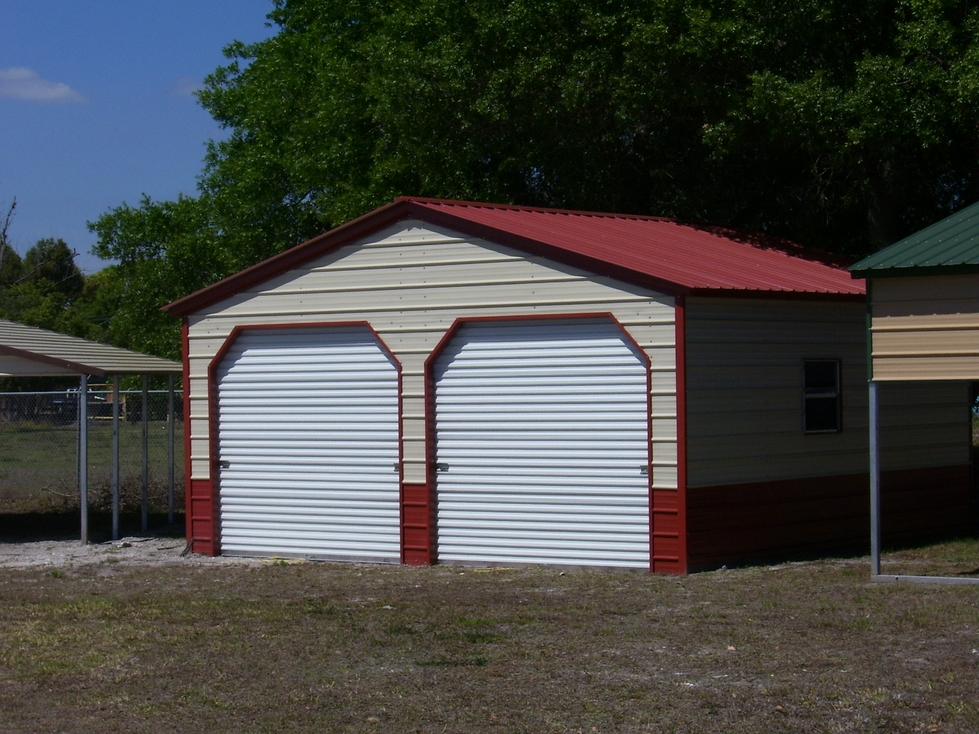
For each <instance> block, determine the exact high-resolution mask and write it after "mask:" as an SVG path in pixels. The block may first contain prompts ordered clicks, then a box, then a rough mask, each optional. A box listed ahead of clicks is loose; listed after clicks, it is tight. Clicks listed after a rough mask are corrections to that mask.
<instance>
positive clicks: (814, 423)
mask: <svg viewBox="0 0 979 734" xmlns="http://www.w3.org/2000/svg"><path fill="white" fill-rule="evenodd" d="M839 429H840V412H839V400H838V399H837V398H836V397H831V398H806V431H807V432H811V431H838V430H839Z"/></svg>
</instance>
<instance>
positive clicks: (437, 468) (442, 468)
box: [435, 464, 449, 473]
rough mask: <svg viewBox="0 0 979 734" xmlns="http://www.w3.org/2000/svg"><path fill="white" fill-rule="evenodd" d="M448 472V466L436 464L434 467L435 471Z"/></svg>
mask: <svg viewBox="0 0 979 734" xmlns="http://www.w3.org/2000/svg"><path fill="white" fill-rule="evenodd" d="M448 470H449V465H448V464H436V465H435V471H438V472H442V473H445V472H447V471H448Z"/></svg>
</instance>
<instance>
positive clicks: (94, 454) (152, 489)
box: [0, 388, 184, 512]
mask: <svg viewBox="0 0 979 734" xmlns="http://www.w3.org/2000/svg"><path fill="white" fill-rule="evenodd" d="M80 394H81V393H80V391H79V390H78V389H77V388H76V389H69V390H52V391H45V392H0V511H3V508H4V507H6V508H7V510H8V511H30V512H43V511H45V510H70V509H74V508H77V507H78V506H79V504H80V502H79V481H78V479H79V459H78V457H79V440H80V431H79V421H78V416H79V412H80V411H79V407H80V406H79V397H80ZM147 398H148V399H147V410H146V413H147V418H148V420H147V423H146V429H147V433H146V441H145V445H146V452H147V459H148V460H147V488H148V495H149V504H150V507H151V508H152V510H153V511H167V510H168V509H170V507H171V502H172V503H173V506H175V507H176V509H177V511H180V509H181V508H182V506H183V493H184V457H183V454H184V442H183V435H184V425H183V414H182V413H183V401H182V399H181V391H180V390H176V391H174V398H173V403H172V405H171V401H170V395H169V391H167V390H150V391H148V393H147ZM113 401H114V397H113V393H112V391H111V390H100V389H91V390H89V391H88V405H87V407H88V421H87V427H88V497H89V508H90V509H92V510H94V511H96V512H98V511H110V510H111V507H112V459H113V456H112V454H113V451H112V445H113V441H112V434H113V430H112V424H113V421H112V414H113ZM119 415H120V420H119V485H120V491H119V493H120V509H121V511H122V512H130V511H137V510H140V509H141V508H142V502H143V450H144V449H143V446H144V440H143V394H142V391H141V390H121V391H120V393H119ZM171 421H172V428H171ZM171 433H172V435H173V450H172V455H171V448H170V436H171ZM171 467H172V470H171ZM171 471H172V478H173V479H172V481H173V489H172V492H171V486H170V485H171Z"/></svg>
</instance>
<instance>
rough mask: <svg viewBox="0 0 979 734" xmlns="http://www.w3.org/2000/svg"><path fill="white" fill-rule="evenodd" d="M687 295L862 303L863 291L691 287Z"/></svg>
mask: <svg viewBox="0 0 979 734" xmlns="http://www.w3.org/2000/svg"><path fill="white" fill-rule="evenodd" d="M689 295H691V296H697V297H700V298H764V299H776V300H788V301H845V302H849V303H863V302H864V301H866V300H867V295H866V294H865V293H838V292H833V291H785V290H762V289H760V288H693V289H691V290H690V292H689Z"/></svg>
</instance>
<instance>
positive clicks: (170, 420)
mask: <svg viewBox="0 0 979 734" xmlns="http://www.w3.org/2000/svg"><path fill="white" fill-rule="evenodd" d="M175 423H176V418H175V416H174V414H173V375H167V524H168V525H173V434H174V424H175Z"/></svg>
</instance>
